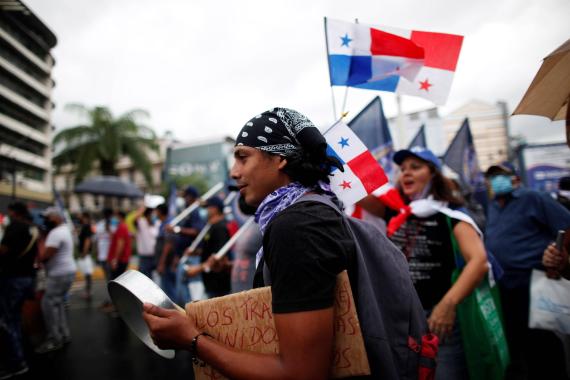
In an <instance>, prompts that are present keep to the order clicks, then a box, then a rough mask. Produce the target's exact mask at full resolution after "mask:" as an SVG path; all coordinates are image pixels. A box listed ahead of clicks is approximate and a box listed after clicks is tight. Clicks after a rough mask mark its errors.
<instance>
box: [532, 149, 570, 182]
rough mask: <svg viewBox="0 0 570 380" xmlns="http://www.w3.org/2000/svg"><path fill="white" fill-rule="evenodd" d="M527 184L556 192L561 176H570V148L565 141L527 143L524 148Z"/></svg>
mask: <svg viewBox="0 0 570 380" xmlns="http://www.w3.org/2000/svg"><path fill="white" fill-rule="evenodd" d="M523 162H524V167H525V178H526V185H527V186H528V187H529V188H531V189H535V190H540V191H548V192H554V191H556V190H558V181H559V180H560V178H562V177H565V176H570V149H568V146H567V145H566V144H565V143H557V144H541V145H527V146H525V147H524V149H523Z"/></svg>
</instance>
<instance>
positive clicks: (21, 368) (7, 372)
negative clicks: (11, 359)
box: [0, 363, 30, 380]
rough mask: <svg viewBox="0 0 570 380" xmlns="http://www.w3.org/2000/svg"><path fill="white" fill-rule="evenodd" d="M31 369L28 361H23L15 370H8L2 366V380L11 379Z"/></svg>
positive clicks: (0, 378)
mask: <svg viewBox="0 0 570 380" xmlns="http://www.w3.org/2000/svg"><path fill="white" fill-rule="evenodd" d="M29 370H30V368H29V367H28V366H27V365H26V363H22V364H21V365H20V366H19V367H18V368H16V369H13V370H7V369H3V368H2V369H0V380H3V379H11V378H12V377H15V376H20V375H23V374H24V373H26V372H28V371H29Z"/></svg>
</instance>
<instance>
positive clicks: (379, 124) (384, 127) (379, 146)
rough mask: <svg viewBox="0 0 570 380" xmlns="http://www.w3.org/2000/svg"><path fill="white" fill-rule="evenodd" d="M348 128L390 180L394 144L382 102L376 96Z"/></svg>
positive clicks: (392, 169) (392, 170) (392, 168)
mask: <svg viewBox="0 0 570 380" xmlns="http://www.w3.org/2000/svg"><path fill="white" fill-rule="evenodd" d="M348 126H349V127H350V128H351V129H352V130H353V131H354V133H355V134H356V135H357V136H358V138H359V139H360V140H362V142H363V143H364V145H366V147H367V148H368V150H369V151H370V153H372V156H374V158H375V159H376V161H378V163H379V164H380V165H381V166H382V168H383V169H384V172H385V173H386V175H387V176H388V178H390V179H392V175H393V173H394V169H395V167H394V163H393V162H392V156H393V155H394V143H393V142H392V135H390V129H388V120H386V116H385V115H384V109H383V108H382V100H380V97H379V96H377V97H375V98H374V99H372V101H371V102H370V103H368V105H367V106H366V107H364V109H363V110H362V111H360V113H359V114H358V115H356V116H355V117H354V118H353V119H352V120H351V121H350V122H349V123H348Z"/></svg>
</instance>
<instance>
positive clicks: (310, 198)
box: [295, 193, 345, 217]
mask: <svg viewBox="0 0 570 380" xmlns="http://www.w3.org/2000/svg"><path fill="white" fill-rule="evenodd" d="M299 202H319V203H323V204H325V205H327V206H329V207H331V208H333V209H334V210H335V211H336V212H338V213H339V214H340V215H341V216H343V217H344V216H345V214H344V212H342V210H341V209H340V208H339V207H338V205H336V204H335V203H334V202H333V201H332V200H331V199H330V198H329V197H327V196H324V195H322V194H315V193H310V194H305V195H303V196H302V197H301V198H299V200H297V202H295V203H299Z"/></svg>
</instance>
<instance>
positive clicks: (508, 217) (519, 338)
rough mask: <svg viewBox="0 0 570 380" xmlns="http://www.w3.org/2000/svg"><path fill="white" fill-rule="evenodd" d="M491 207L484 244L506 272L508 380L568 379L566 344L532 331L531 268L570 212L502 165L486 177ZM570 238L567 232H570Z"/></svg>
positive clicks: (502, 284)
mask: <svg viewBox="0 0 570 380" xmlns="http://www.w3.org/2000/svg"><path fill="white" fill-rule="evenodd" d="M485 177H486V179H487V183H488V185H489V187H490V191H491V192H492V194H493V201H492V202H490V204H489V209H488V215H487V230H486V239H485V244H486V245H487V247H488V248H489V250H491V251H492V252H493V253H495V255H496V257H497V259H498V261H499V263H500V264H501V266H502V268H503V269H504V272H505V273H504V276H503V277H502V278H501V280H500V281H499V290H500V292H501V300H502V302H503V313H504V320H505V329H506V337H507V342H508V344H509V350H510V354H511V365H510V368H509V369H508V372H507V379H523V378H524V379H539V378H540V379H567V375H566V369H565V360H564V352H563V348H562V343H561V342H560V340H559V339H558V338H557V337H556V335H554V333H552V332H549V331H546V330H539V329H529V328H528V312H529V285H530V277H531V272H532V269H534V268H537V269H544V267H543V264H542V256H543V252H544V251H545V249H548V247H549V246H550V245H551V243H552V242H553V241H554V240H555V239H556V234H557V232H558V231H559V230H566V231H568V229H569V228H570V212H569V211H568V210H566V209H565V208H564V207H563V206H561V205H560V204H558V203H557V202H556V201H555V200H554V199H552V197H550V195H548V194H547V193H541V192H538V191H534V190H530V189H525V188H523V187H521V186H520V180H519V177H518V175H517V173H516V171H515V169H514V167H513V166H512V165H511V164H510V163H508V162H503V163H500V164H497V165H493V166H491V167H489V169H488V170H487V172H486V173H485ZM567 233H568V232H567Z"/></svg>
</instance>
